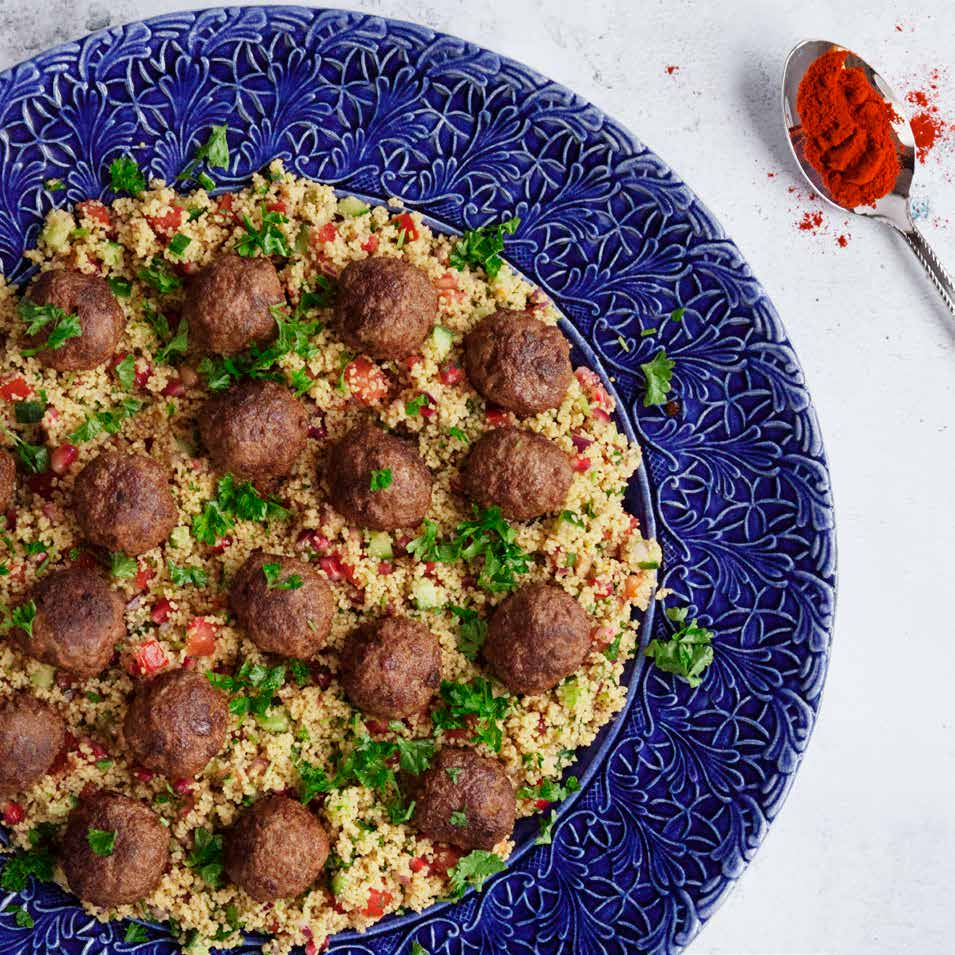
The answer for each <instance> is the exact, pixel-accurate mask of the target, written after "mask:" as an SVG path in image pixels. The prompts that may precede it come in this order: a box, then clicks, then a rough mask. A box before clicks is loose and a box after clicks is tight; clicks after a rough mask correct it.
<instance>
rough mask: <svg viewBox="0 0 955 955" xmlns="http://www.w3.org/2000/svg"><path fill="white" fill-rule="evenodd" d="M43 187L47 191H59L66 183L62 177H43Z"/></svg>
mask: <svg viewBox="0 0 955 955" xmlns="http://www.w3.org/2000/svg"><path fill="white" fill-rule="evenodd" d="M43 188H44V189H46V190H47V192H59V191H60V190H61V189H65V188H66V183H65V182H63V180H62V179H44V180H43Z"/></svg>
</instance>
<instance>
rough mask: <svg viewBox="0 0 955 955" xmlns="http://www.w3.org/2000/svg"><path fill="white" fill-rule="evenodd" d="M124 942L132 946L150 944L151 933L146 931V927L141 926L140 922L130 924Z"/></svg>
mask: <svg viewBox="0 0 955 955" xmlns="http://www.w3.org/2000/svg"><path fill="white" fill-rule="evenodd" d="M123 941H124V942H128V943H129V944H131V945H138V944H140V943H142V942H148V941H149V933H148V932H147V931H146V926H145V925H140V924H139V922H130V923H129V925H127V926H126V934H125V935H124V936H123Z"/></svg>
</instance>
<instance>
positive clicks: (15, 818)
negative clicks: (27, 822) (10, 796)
mask: <svg viewBox="0 0 955 955" xmlns="http://www.w3.org/2000/svg"><path fill="white" fill-rule="evenodd" d="M26 815H27V814H26V810H25V809H24V808H23V806H21V805H20V803H18V802H8V803H7V804H6V805H5V806H4V807H3V822H4V825H7V826H15V825H17V823H20V822H23V820H24V819H26Z"/></svg>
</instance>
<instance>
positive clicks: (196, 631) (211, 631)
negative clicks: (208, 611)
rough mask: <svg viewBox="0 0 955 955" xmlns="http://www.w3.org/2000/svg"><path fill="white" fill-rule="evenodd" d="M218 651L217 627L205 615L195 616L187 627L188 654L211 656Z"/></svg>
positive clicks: (191, 655)
mask: <svg viewBox="0 0 955 955" xmlns="http://www.w3.org/2000/svg"><path fill="white" fill-rule="evenodd" d="M215 652H216V628H215V624H212V623H210V622H209V621H208V620H206V619H205V618H203V617H193V618H192V620H190V621H189V624H188V626H187V627H186V655H187V656H190V657H211V656H212V654H213V653H215Z"/></svg>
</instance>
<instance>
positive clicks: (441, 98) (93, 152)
mask: <svg viewBox="0 0 955 955" xmlns="http://www.w3.org/2000/svg"><path fill="white" fill-rule="evenodd" d="M212 123H227V124H228V125H229V128H230V137H229V139H230V142H231V143H232V145H233V157H234V161H233V169H232V174H231V176H229V177H226V178H225V179H220V184H221V185H223V186H230V187H237V186H240V185H242V184H244V183H245V182H246V181H247V179H248V177H249V176H250V175H251V173H252V172H253V171H254V170H256V169H259V168H260V167H262V166H263V165H265V164H266V163H267V162H268V161H269V160H270V159H272V158H273V157H275V156H281V157H282V158H283V159H284V160H285V162H286V164H287V166H288V167H289V168H291V169H293V170H295V172H297V173H299V174H301V175H304V176H310V177H312V178H315V179H320V180H322V181H324V182H328V183H331V184H333V185H334V186H336V187H337V188H339V189H341V190H343V191H347V192H355V193H360V194H363V195H366V196H371V197H374V198H377V199H383V198H385V197H387V196H389V195H395V196H398V197H400V198H401V199H402V200H403V201H404V202H405V203H406V204H407V206H408V207H410V208H415V209H421V210H422V211H423V212H425V213H426V214H427V215H429V216H430V217H431V218H432V219H433V220H434V222H435V223H436V224H437V226H438V227H443V228H447V229H450V230H455V229H462V228H466V227H475V226H477V225H480V224H482V223H484V222H486V221H488V220H499V219H502V218H507V217H509V216H513V215H517V216H520V218H521V226H520V230H519V232H518V234H517V235H516V236H515V237H514V239H513V240H512V241H511V242H510V244H509V248H508V257H509V258H510V260H511V262H512V263H513V264H514V265H515V266H516V267H517V268H519V269H521V270H522V271H523V272H524V273H525V274H527V275H528V276H529V277H530V278H531V279H532V280H533V281H535V282H536V283H538V284H539V285H540V286H542V287H543V288H544V289H545V290H546V291H547V292H548V294H549V295H551V296H552V297H553V299H554V301H555V302H556V303H557V305H558V306H559V307H560V308H561V309H562V311H563V314H564V315H565V316H566V318H567V321H568V323H569V324H568V325H567V330H568V331H571V329H572V330H573V332H572V336H573V338H574V342H575V347H576V349H577V352H578V355H577V358H578V360H582V361H585V362H586V363H587V364H589V365H590V366H591V367H593V368H594V369H596V370H597V371H599V372H601V373H602V374H603V375H604V376H605V377H606V378H609V379H610V381H612V382H613V383H614V385H615V389H616V394H617V398H618V404H619V419H620V423H621V425H623V426H624V427H625V428H626V429H627V430H628V431H630V432H631V434H634V433H635V434H636V437H637V438H638V440H639V441H640V443H641V445H642V446H643V450H644V455H645V468H644V469H643V471H642V473H643V474H645V477H642V478H641V479H639V480H638V481H636V482H635V483H634V486H633V487H632V488H631V492H630V501H631V507H632V508H633V510H634V512H635V513H637V514H639V515H640V516H641V517H642V519H643V521H644V526H645V527H647V528H651V529H652V528H653V527H654V525H655V528H656V533H657V535H658V537H659V539H660V542H661V543H662V545H663V552H664V555H665V560H666V566H665V572H664V574H663V582H664V584H665V586H667V587H669V588H672V589H673V590H674V591H675V592H676V594H677V595H679V600H680V602H681V603H688V604H690V605H691V607H692V608H693V610H694V612H695V613H697V614H698V615H699V617H700V619H701V621H703V622H704V623H705V625H706V626H708V627H710V628H711V629H712V630H713V631H714V632H715V633H716V635H717V636H716V660H715V662H714V664H713V665H712V667H711V668H710V670H709V672H708V674H707V676H706V680H705V682H704V684H703V686H702V687H701V688H699V689H698V690H695V691H694V690H691V689H690V688H689V687H687V686H686V685H685V684H683V683H680V682H678V681H675V680H674V679H673V678H671V677H669V676H667V675H665V674H662V673H660V672H659V671H657V670H655V669H654V668H653V667H652V666H650V665H645V664H644V662H643V660H642V659H641V660H635V661H632V663H631V668H630V670H629V679H630V687H631V690H630V696H629V706H628V708H627V710H626V712H625V713H623V714H622V715H621V717H620V718H619V719H618V720H616V721H615V722H614V723H613V724H611V725H610V726H609V727H607V728H606V730H605V731H604V732H603V733H602V734H601V736H600V738H599V739H598V740H597V742H596V743H595V744H594V746H592V747H591V748H590V750H589V751H588V752H586V753H584V754H582V756H581V761H580V764H579V766H578V772H579V773H580V774H581V775H582V776H583V778H584V780H585V784H584V786H583V788H582V791H581V792H580V793H579V794H577V795H576V797H575V798H574V799H573V800H572V801H568V802H567V803H566V804H565V805H564V806H563V807H562V809H561V812H560V816H559V820H558V822H557V824H556V826H555V828H554V840H553V844H552V845H549V846H542V847H537V846H534V844H533V839H532V838H530V832H529V829H530V828H532V827H529V826H527V825H525V826H524V827H522V828H519V829H518V840H519V848H518V851H517V852H516V853H515V855H514V857H513V858H512V860H511V862H510V864H509V866H508V869H507V871H506V872H504V873H502V874H501V875H500V876H498V877H496V878H495V879H493V880H492V881H490V882H489V883H488V884H487V886H486V887H485V890H484V892H483V893H482V894H480V895H476V894H474V893H473V892H472V893H471V894H470V895H468V896H467V897H466V898H465V899H464V900H463V901H462V902H460V903H458V904H457V905H454V906H451V905H447V904H445V905H440V906H436V907H434V908H432V909H430V910H428V911H427V912H424V913H422V914H419V915H411V916H406V917H403V918H389V919H386V920H384V921H383V922H381V923H379V924H378V925H377V926H375V927H374V928H373V929H372V930H371V931H369V932H367V933H366V934H365V935H362V936H358V935H343V936H339V937H337V938H336V939H334V940H333V941H332V944H331V950H332V951H335V952H341V953H345V952H347V953H355V955H357V953H376V955H379V953H381V955H383V953H391V952H394V953H399V952H400V953H406V952H409V951H410V949H411V946H412V942H413V941H417V942H419V943H420V944H421V945H422V946H423V947H424V949H425V950H426V951H427V952H429V953H430V955H439V953H447V955H452V953H462V955H464V953H467V955H479V953H502V952H507V953H510V955H517V953H535V955H549V953H558V952H561V953H564V952H566V953H575V955H584V953H614V952H645V953H646V952H660V953H672V952H677V951H679V950H680V949H681V948H683V946H685V945H686V944H687V943H688V942H689V941H690V939H692V938H693V936H694V935H695V934H696V932H697V931H698V929H699V928H700V926H701V924H702V923H703V922H705V921H706V920H707V919H708V918H709V916H710V915H711V914H712V912H713V910H714V909H715V908H716V906H717V905H718V904H719V902H720V900H721V899H722V898H723V897H724V896H725V894H726V893H727V891H728V890H729V889H730V888H731V887H732V885H733V884H734V882H735V881H736V879H737V878H738V877H739V876H740V874H741V873H742V871H743V869H744V868H745V866H746V864H747V862H748V861H749V860H750V859H751V858H752V856H753V853H754V852H755V851H756V848H757V847H758V845H759V843H760V841H761V840H762V838H763V836H764V835H765V833H766V830H767V828H768V826H769V824H770V823H771V822H772V820H773V818H774V817H775V815H776V813H777V812H778V811H779V809H780V806H781V805H782V802H783V800H784V798H785V796H786V793H787V792H788V790H789V786H790V783H791V782H792V779H793V775H794V774H795V772H796V770H797V768H798V766H799V761H800V758H801V756H802V753H803V750H804V748H805V746H806V743H807V741H808V738H809V735H810V732H811V731H812V727H813V722H814V718H815V713H816V708H817V706H818V704H819V697H820V693H821V691H822V686H823V680H824V677H825V673H826V663H827V660H828V654H829V632H830V625H831V622H832V612H833V600H834V583H835V544H834V531H833V514H832V502H831V499H830V491H829V475H828V472H827V468H826V461H825V457H824V454H823V449H822V439H821V436H820V433H819V427H818V424H817V421H816V416H815V414H814V413H813V409H812V406H811V404H810V400H809V395H808V393H807V392H806V388H805V385H804V383H803V377H802V374H801V372H800V369H799V365H798V362H797V360H796V356H795V355H794V353H793V350H792V347H791V346H790V344H789V342H788V341H787V339H786V335H785V332H784V331H783V328H782V326H781V324H780V321H779V318H778V316H777V315H776V312H775V310H774V308H773V306H772V304H771V303H770V301H769V299H768V298H767V297H766V294H765V292H764V291H763V289H762V288H761V287H760V285H759V283H758V282H757V281H756V280H755V279H754V278H753V276H752V274H751V272H750V270H749V268H748V266H747V265H746V262H745V261H744V260H743V258H742V256H741V255H740V253H739V250H738V249H737V248H736V246H735V245H734V244H733V243H732V242H731V241H730V240H729V239H728V238H727V237H726V236H725V235H724V233H723V230H722V228H721V227H720V226H719V224H718V223H717V222H716V220H715V219H714V218H713V217H712V216H711V215H710V213H709V212H708V211H707V209H706V208H704V206H703V205H702V204H701V203H700V202H699V200H698V199H697V198H696V196H695V195H694V194H693V193H692V192H691V191H690V190H689V189H688V188H687V187H686V186H685V185H684V184H683V183H682V182H681V181H680V179H679V178H678V177H677V176H676V175H675V174H674V173H673V172H672V171H671V170H670V169H669V168H668V167H667V166H666V165H665V164H664V163H663V162H662V161H661V160H660V159H659V158H658V157H657V156H656V155H655V154H654V153H652V152H651V151H650V150H649V149H647V148H646V147H645V146H643V145H642V144H641V143H640V142H639V141H638V140H636V139H635V138H634V137H633V136H632V135H631V134H630V133H628V132H627V131H626V130H624V129H622V128H620V127H619V126H618V125H617V124H616V123H614V122H613V121H612V120H610V119H608V118H607V117H606V116H604V115H603V114H602V113H601V112H600V111H599V110H598V109H596V108H594V107H593V106H591V105H590V104H589V103H586V102H584V101H583V100H581V99H580V98H579V97H577V96H575V95H574V94H573V93H571V92H570V91H569V90H566V89H564V88H563V87H560V86H558V85H556V84H554V83H552V82H550V81H549V80H547V79H545V78H544V77H542V76H539V75H538V74H536V73H534V72H533V71H532V70H529V69H527V67H524V66H521V65H520V64H518V63H514V62H512V61H510V60H507V59H504V58H503V57H500V56H498V55H496V54H494V53H491V52H489V51H488V50H483V49H481V48H480V47H477V46H474V45H473V44H470V43H466V42H464V41H462V40H458V39H455V38H453V37H449V36H444V35H442V34H439V33H434V32H432V31H431V30H427V29H425V28H423V27H419V26H413V25H411V24H407V23H398V22H394V21H388V20H382V19H379V18H377V17H369V16H362V15H358V14H353V13H344V12H340V11H333V10H325V11H320V10H309V9H302V8H290V7H273V8H261V7H260V8H253V9H235V8H233V9H228V10H224V9H218V10H206V11H203V12H201V13H182V14H173V15H170V16H164V17H158V18H156V19H154V20H149V21H147V22H145V23H136V24H132V25H130V26H125V27H117V28H115V29H111V30H107V31H103V32H101V33H97V34H95V35H93V36H90V37H87V38H86V39H85V40H83V41H81V42H78V43H70V44H67V45H65V46H61V47H59V48H57V49H55V50H51V51H49V52H47V53H43V54H41V55H40V56H37V57H35V58H34V59H33V60H31V61H29V62H27V63H24V64H21V65H20V66H18V67H16V68H15V69H13V70H10V71H8V72H6V73H3V74H0V259H2V267H3V271H4V272H5V273H6V274H7V275H8V276H12V277H13V278H17V279H19V278H23V277H24V276H25V274H26V269H25V263H24V262H23V260H22V259H21V254H22V252H23V250H24V249H25V248H27V247H28V246H30V245H31V244H32V243H33V242H34V241H35V238H36V234H37V231H38V228H39V224H40V222H41V219H42V217H43V216H44V214H45V213H46V212H47V211H48V210H49V209H50V207H51V206H52V205H62V204H65V203H70V202H74V201H77V200H79V199H83V198H87V197H90V196H99V195H104V194H105V185H104V170H105V168H106V166H107V165H108V164H109V162H110V161H111V160H112V159H113V158H115V157H116V156H118V155H120V154H121V153H125V152H130V153H132V154H133V155H134V156H135V157H136V158H137V159H138V160H139V162H140V164H141V165H142V166H143V167H144V168H146V169H148V171H149V173H150V174H152V175H154V176H160V177H162V178H164V179H166V180H169V181H171V180H172V179H173V177H174V176H175V175H176V173H178V172H179V171H180V170H181V169H182V168H183V167H184V166H185V164H186V162H187V161H188V160H189V159H190V158H191V156H192V155H193V153H194V151H195V149H196V147H197V145H198V144H199V143H200V142H202V141H203V140H204V138H205V136H206V135H207V133H208V127H209V126H210V124H212ZM236 144H241V145H239V147H238V149H236V148H235V146H236ZM236 154H237V155H236ZM50 177H58V178H61V179H62V180H63V181H64V182H65V183H66V185H67V188H66V190H65V191H61V192H55V193H50V192H49V191H47V190H46V189H44V187H43V182H44V180H45V179H47V178H50ZM106 197H107V198H110V197H109V196H108V195H107V196H106ZM678 307H682V308H685V309H686V313H685V319H684V321H683V322H677V321H671V322H667V323H666V324H665V325H663V326H662V327H660V328H659V330H658V332H657V333H656V334H655V335H654V336H653V337H644V338H641V336H640V332H641V329H644V328H646V327H649V326H657V325H659V323H660V317H661V316H664V315H669V313H670V312H671V311H672V310H673V309H675V308H678ZM660 345H663V346H665V347H666V350H667V353H668V355H670V356H671V357H672V358H674V359H675V360H676V363H677V364H676V372H675V376H674V381H675V390H676V393H677V395H678V396H679V400H678V404H677V406H676V407H670V408H669V409H667V410H665V409H663V408H650V409H644V408H643V407H642V406H641V397H642V394H643V385H644V383H643V380H642V375H641V372H640V365H641V363H643V362H647V361H649V360H650V359H651V357H652V356H653V354H654V353H655V352H656V350H657V349H658V348H659V347H660ZM657 616H658V619H656V620H653V619H652V618H651V619H647V620H646V621H645V627H644V633H643V639H644V641H646V640H647V639H649V637H650V635H651V633H653V634H656V635H659V636H662V635H665V633H666V630H667V623H666V621H664V620H661V619H659V618H660V617H661V616H662V615H657ZM14 901H19V902H20V903H21V904H23V905H26V906H27V907H28V909H29V911H30V913H31V914H32V916H33V918H34V919H35V921H36V926H35V928H34V929H33V930H32V931H30V930H28V929H24V928H19V927H17V926H16V924H15V922H14V916H13V914H11V913H5V914H0V952H4V953H7V952H10V953H13V952H17V953H19V952H31V951H37V952H48V951H49V952H64V953H80V952H82V953H94V952H95V953H125V952H137V953H139V952H142V953H157V955H158V953H171V952H174V951H176V950H177V949H176V946H175V944H174V943H173V942H172V941H171V940H170V939H169V937H168V935H167V934H166V933H165V932H164V931H162V930H150V932H151V941H150V942H148V943H141V944H130V943H125V942H124V941H123V936H124V933H125V926H122V925H105V926H104V925H101V924H99V923H97V922H95V921H94V920H92V919H91V918H90V917H89V916H87V915H86V914H85V913H84V912H83V911H82V909H81V908H79V906H77V905H76V904H75V902H74V901H73V900H71V899H70V898H69V897H67V896H66V895H64V894H63V893H62V892H60V891H59V890H58V889H56V888H55V887H53V886H49V885H43V886H31V887H30V888H29V889H28V890H27V891H26V892H25V893H24V894H23V897H22V898H21V899H19V900H16V899H12V898H11V899H7V900H6V904H9V903H10V902H14ZM257 950H258V945H257V944H256V943H255V942H254V941H252V942H249V944H248V945H247V946H246V947H245V948H244V949H243V951H257Z"/></svg>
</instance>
